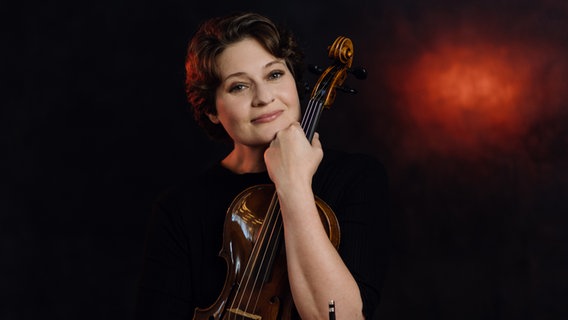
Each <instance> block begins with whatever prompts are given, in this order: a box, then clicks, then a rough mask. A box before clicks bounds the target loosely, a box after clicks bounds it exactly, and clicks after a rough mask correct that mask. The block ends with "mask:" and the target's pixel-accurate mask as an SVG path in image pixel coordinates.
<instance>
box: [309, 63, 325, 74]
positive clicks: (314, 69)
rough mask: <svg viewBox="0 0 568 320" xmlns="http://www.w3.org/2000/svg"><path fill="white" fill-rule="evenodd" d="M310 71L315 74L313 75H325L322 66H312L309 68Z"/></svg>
mask: <svg viewBox="0 0 568 320" xmlns="http://www.w3.org/2000/svg"><path fill="white" fill-rule="evenodd" d="M308 70H309V71H310V72H311V73H313V74H317V75H320V74H322V73H323V71H324V69H322V68H321V67H320V66H318V65H315V64H310V65H309V66H308Z"/></svg>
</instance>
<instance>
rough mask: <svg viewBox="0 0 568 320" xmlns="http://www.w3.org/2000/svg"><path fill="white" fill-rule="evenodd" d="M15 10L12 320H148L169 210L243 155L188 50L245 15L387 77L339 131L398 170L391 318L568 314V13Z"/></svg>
mask: <svg viewBox="0 0 568 320" xmlns="http://www.w3.org/2000/svg"><path fill="white" fill-rule="evenodd" d="M0 6H1V10H0V11H1V12H2V13H1V15H2V19H1V21H2V22H1V23H2V28H1V29H2V30H1V31H0V34H1V35H2V42H3V45H2V49H0V52H1V54H0V57H1V68H2V71H1V73H2V75H1V79H2V83H1V86H2V95H1V105H2V108H1V112H2V113H1V114H2V117H1V120H0V121H1V127H0V128H1V129H0V130H1V132H2V135H1V141H2V176H1V181H2V190H1V198H0V200H1V208H2V209H1V210H2V212H1V216H0V219H1V220H0V221H1V223H0V230H1V232H0V239H1V242H0V243H1V250H2V251H1V257H2V258H1V260H0V278H1V281H0V288H1V289H0V292H1V293H0V294H1V296H0V318H1V319H45V318H47V319H127V318H129V317H131V314H132V311H133V308H134V303H135V294H136V281H137V277H138V275H139V272H140V269H141V262H142V254H143V247H144V233H145V227H146V221H147V218H148V215H149V213H150V207H151V203H152V200H153V199H154V197H155V196H156V195H157V194H158V193H159V192H160V191H161V190H163V189H164V188H166V187H167V186H169V185H171V184H173V183H175V182H177V181H179V180H180V179H182V178H183V177H184V176H186V175H188V174H189V173H191V172H193V171H194V170H196V169H197V168H201V167H203V166H205V165H206V164H207V163H208V162H209V161H212V160H213V159H217V158H218V157H220V155H222V154H223V152H224V151H225V150H224V147H223V146H220V145H215V144H212V143H211V142H210V141H208V139H207V138H206V137H205V136H204V134H203V133H202V132H201V131H200V130H199V129H198V128H197V127H196V125H195V124H194V123H193V122H192V120H191V117H190V116H189V115H188V114H187V113H186V107H187V104H186V102H185V97H184V92H183V75H184V74H183V59H184V53H185V46H186V43H187V40H188V39H189V38H190V36H191V34H192V33H193V31H194V30H195V27H196V25H197V24H198V23H199V22H200V21H202V20H203V19H205V18H207V17H210V16H213V15H220V14H224V13H228V12H232V11H235V10H253V11H257V12H260V13H264V14H267V15H269V16H271V17H273V18H274V19H275V20H277V21H279V22H281V23H284V24H286V25H288V26H289V27H290V28H292V29H293V30H295V32H296V34H297V36H298V37H299V38H300V42H301V43H302V45H303V46H304V47H305V48H306V55H307V60H308V62H310V63H316V64H323V65H325V64H326V63H327V60H326V59H325V47H326V46H327V44H328V43H329V42H330V41H332V40H333V39H334V38H335V36H337V35H346V36H348V37H350V38H352V40H353V41H354V43H355V51H356V55H355V61H356V62H355V64H360V65H364V66H366V67H367V68H368V70H369V78H368V79H367V80H366V81H363V82H359V81H355V80H349V81H348V82H349V84H350V85H351V86H353V87H355V88H356V89H358V91H359V94H357V95H355V96H341V95H340V96H339V97H338V99H337V101H336V104H335V105H334V107H333V109H332V110H330V111H326V113H325V115H324V118H323V119H322V123H321V128H320V133H321V136H322V141H323V143H324V144H325V145H326V146H328V147H335V148H343V149H347V150H349V151H358V152H359V151H360V152H366V153H370V154H373V155H374V156H376V157H377V158H379V159H381V160H382V161H383V162H384V163H385V165H386V166H387V168H388V171H389V176H390V181H391V194H392V208H393V210H392V231H393V232H392V240H393V241H392V242H393V253H392V264H391V270H390V271H389V274H388V277H387V282H386V287H385V288H384V292H383V301H382V304H381V306H380V308H379V312H378V315H380V316H381V318H382V319H411V318H418V317H420V318H423V319H562V318H566V317H567V316H568V307H567V306H566V303H565V302H566V301H568V272H567V271H566V270H568V268H567V267H568V250H567V245H568V236H567V232H566V228H567V227H568V219H567V218H566V212H567V211H568V210H567V208H568V205H567V204H566V196H567V195H568V190H567V186H568V173H567V170H566V169H568V162H567V159H568V155H567V152H566V147H567V143H568V132H567V129H566V128H565V123H566V121H567V120H568V111H567V107H568V95H567V93H566V92H567V91H568V90H567V89H566V88H567V87H568V86H567V85H568V67H567V62H566V61H565V60H566V56H568V55H567V54H566V53H568V31H567V30H568V7H567V5H566V4H565V3H564V2H563V1H560V0H556V1H555V0H547V1H528V0H527V1H417V0H407V1H349V2H348V3H345V2H339V1H335V0H333V1H323V0H322V1H314V2H307V1H295V0H294V1H285V2H281V3H269V2H267V1H244V2H227V3H219V2H217V1H210V2H203V3H196V2H189V1H180V0H164V1H132V0H113V1H110V0H106V1H105V0H102V1H96V2H79V1H76V2H68V3H63V2H59V3H56V2H49V1H42V2H39V1H36V2H31V1H20V2H19V3H18V4H11V5H9V4H7V3H2V4H1V5H0ZM452 59H459V61H457V60H456V61H454V60H452ZM496 61H497V62H496ZM310 79H311V78H309V77H308V80H310ZM496 79H497V80H496ZM444 81H445V82H444ZM460 99H461V100H460ZM487 106H489V107H494V108H485V107H487ZM483 108H485V109H483ZM456 110H458V111H459V112H458V113H457V114H456ZM211 201H214V200H211Z"/></svg>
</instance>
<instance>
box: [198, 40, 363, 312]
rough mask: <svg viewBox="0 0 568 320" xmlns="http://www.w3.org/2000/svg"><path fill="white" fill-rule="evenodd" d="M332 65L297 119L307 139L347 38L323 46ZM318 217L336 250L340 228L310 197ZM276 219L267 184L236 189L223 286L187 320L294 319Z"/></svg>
mask: <svg viewBox="0 0 568 320" xmlns="http://www.w3.org/2000/svg"><path fill="white" fill-rule="evenodd" d="M328 54H329V57H330V58H332V59H334V60H335V63H334V64H333V65H331V66H330V67H328V68H327V69H326V70H325V71H324V72H323V73H322V75H321V76H320V79H319V80H318V83H317V84H316V85H315V86H314V89H313V91H312V94H311V97H310V101H309V103H308V106H307V108H306V111H305V112H304V116H303V118H302V123H301V125H302V128H303V129H304V132H305V133H306V136H307V138H308V140H310V141H311V139H312V138H313V135H314V133H315V129H316V126H317V123H318V121H319V118H320V116H321V112H322V111H323V109H324V107H329V106H330V105H331V103H332V102H333V100H334V98H335V89H336V88H337V87H339V86H341V85H342V83H343V81H344V80H345V78H346V73H347V70H348V69H349V68H350V67H351V62H352V58H353V45H352V43H351V40H350V39H348V38H345V37H338V38H337V39H336V40H335V41H334V43H333V44H332V45H331V46H330V47H329V51H328ZM315 203H316V207H317V209H318V212H319V215H320V219H321V221H322V224H323V226H324V229H325V230H326V232H327V235H328V237H329V239H330V241H331V243H332V244H333V245H334V246H335V248H337V247H338V246H339V242H340V229H339V224H338V222H337V218H336V216H335V214H334V213H333V210H332V209H331V208H330V207H329V206H328V205H327V204H326V203H325V202H324V201H322V200H321V199H319V198H317V197H316V198H315ZM283 241H284V235H283V225H282V215H281V212H280V206H279V202H278V197H277V195H276V191H275V188H274V186H273V185H257V186H253V187H250V188H248V189H246V190H244V191H242V192H241V193H240V194H239V195H238V196H237V197H236V198H235V199H234V200H233V202H232V204H231V206H230V207H229V209H228V210H227V214H226V217H225V224H224V230H223V247H222V249H221V251H220V253H219V256H221V257H222V258H223V259H224V260H225V261H226V263H227V276H226V278H225V285H224V287H223V290H222V292H221V293H220V295H219V297H218V298H217V301H216V302H215V303H214V304H213V305H211V306H209V307H208V308H204V309H202V308H196V309H195V313H194V317H193V320H230V319H235V320H237V319H238V320H260V319H264V320H287V319H299V316H298V314H297V312H296V310H295V308H294V302H293V299H292V294H291V293H290V287H289V281H288V275H287V265H286V254H285V248H284V246H283Z"/></svg>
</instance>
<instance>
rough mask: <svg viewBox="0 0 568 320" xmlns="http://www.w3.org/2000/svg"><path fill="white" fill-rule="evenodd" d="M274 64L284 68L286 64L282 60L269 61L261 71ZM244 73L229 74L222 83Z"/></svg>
mask: <svg viewBox="0 0 568 320" xmlns="http://www.w3.org/2000/svg"><path fill="white" fill-rule="evenodd" d="M275 64H282V65H284V66H286V62H285V61H284V60H273V61H270V62H269V63H267V64H266V65H264V67H263V69H267V68H270V67H271V66H273V65H275ZM245 74H246V72H241V71H239V72H235V73H231V74H230V75H228V76H226V77H225V79H223V80H222V82H225V81H227V79H229V78H232V77H239V76H242V75H245Z"/></svg>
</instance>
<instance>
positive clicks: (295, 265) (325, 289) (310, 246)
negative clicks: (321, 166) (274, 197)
mask: <svg viewBox="0 0 568 320" xmlns="http://www.w3.org/2000/svg"><path fill="white" fill-rule="evenodd" d="M286 190H290V191H289V192H286V191H282V190H279V198H280V205H281V209H282V216H283V221H284V232H285V233H284V234H285V243H286V255H287V263H288V275H289V279H290V287H291V290H292V295H293V296H294V302H295V304H296V308H297V309H298V312H299V313H300V315H301V317H302V319H327V318H328V308H327V306H328V302H329V300H331V299H333V300H335V301H336V305H337V308H336V316H337V319H339V320H341V319H363V314H362V301H361V296H360V292H359V288H358V286H357V283H356V282H355V280H354V278H353V276H352V275H351V273H350V272H349V270H348V269H347V267H346V266H345V264H344V262H343V261H342V259H341V257H340V256H339V254H338V253H337V250H336V249H335V248H334V247H333V245H332V244H331V242H330V241H329V238H328V236H327V234H326V231H325V230H324V228H323V225H322V223H321V220H320V217H319V214H318V212H317V209H316V205H315V202H314V196H313V193H312V192H311V188H310V187H309V186H305V187H298V186H294V187H293V188H286Z"/></svg>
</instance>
